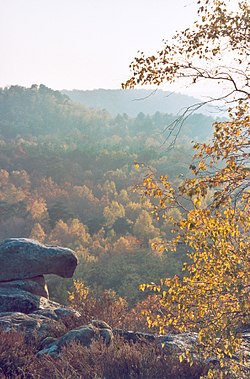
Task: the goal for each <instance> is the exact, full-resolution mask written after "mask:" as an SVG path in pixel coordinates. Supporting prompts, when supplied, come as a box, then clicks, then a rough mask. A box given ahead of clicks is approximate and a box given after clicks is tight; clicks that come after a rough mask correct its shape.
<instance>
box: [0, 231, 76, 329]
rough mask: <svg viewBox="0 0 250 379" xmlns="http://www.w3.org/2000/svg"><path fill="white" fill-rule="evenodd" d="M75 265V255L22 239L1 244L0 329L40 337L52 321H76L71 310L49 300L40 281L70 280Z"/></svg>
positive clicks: (71, 252) (61, 248) (56, 247)
mask: <svg viewBox="0 0 250 379" xmlns="http://www.w3.org/2000/svg"><path fill="white" fill-rule="evenodd" d="M76 265H77V258H76V255H75V253H74V252H73V251H72V250H70V249H66V248H63V247H58V246H45V245H42V244H40V243H39V242H36V241H34V240H31V239H26V238H10V239H8V240H5V241H3V242H2V243H1V244H0V328H1V329H4V330H7V331H8V330H11V329H12V328H13V329H18V330H19V329H22V328H23V329H24V330H25V332H28V333H31V332H34V331H36V332H37V333H38V334H40V332H41V330H43V331H45V330H50V327H49V325H51V324H53V323H55V322H56V321H57V322H61V321H63V320H65V319H66V318H69V317H70V318H78V317H79V316H80V315H79V313H78V312H76V311H75V310H73V309H70V308H67V307H64V306H62V305H61V304H58V303H55V302H53V301H51V300H49V293H48V289H47V286H46V283H45V278H44V275H45V274H56V275H60V276H63V277H66V278H70V277H72V275H73V273H74V270H75V268H76ZM46 325H47V326H46ZM58 325H59V324H58ZM45 326H46V327H45ZM42 334H43V336H44V335H46V333H45V334H44V333H42Z"/></svg>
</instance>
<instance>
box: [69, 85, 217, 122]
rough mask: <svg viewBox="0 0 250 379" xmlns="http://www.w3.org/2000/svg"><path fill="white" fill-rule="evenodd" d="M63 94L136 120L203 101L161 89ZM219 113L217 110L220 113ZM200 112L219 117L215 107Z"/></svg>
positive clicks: (177, 111)
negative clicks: (139, 116)
mask: <svg viewBox="0 0 250 379" xmlns="http://www.w3.org/2000/svg"><path fill="white" fill-rule="evenodd" d="M62 93H64V94H65V95H67V96H69V97H70V98H71V99H72V100H73V101H76V102H79V103H81V104H84V105H86V106H88V107H91V108H96V109H106V110H107V111H108V112H109V113H111V114H112V115H113V116H116V115H117V114H118V113H120V114H122V113H127V114H128V115H129V116H132V117H135V116H137V114H138V113H139V112H142V113H145V114H149V115H153V114H154V113H155V112H162V113H169V114H174V115H176V114H178V113H180V112H181V111H183V110H184V109H185V108H187V107H189V106H191V105H194V104H197V103H200V102H201V100H199V99H196V98H194V97H190V96H186V95H182V94H180V93H171V92H167V91H162V90H157V91H154V90H135V89H130V90H111V89H97V90H92V91H82V90H76V89H75V90H72V91H68V90H63V91H62ZM217 112H218V111H217ZM199 113H202V114H205V115H207V116H211V115H212V116H215V117H216V116H217V115H218V113H217V114H216V109H215V108H214V107H208V106H206V107H202V108H200V109H199Z"/></svg>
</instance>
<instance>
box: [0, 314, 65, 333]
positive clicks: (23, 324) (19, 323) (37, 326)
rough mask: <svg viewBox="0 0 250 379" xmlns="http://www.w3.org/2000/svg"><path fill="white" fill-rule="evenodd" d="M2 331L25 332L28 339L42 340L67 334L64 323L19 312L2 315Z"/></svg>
mask: <svg viewBox="0 0 250 379" xmlns="http://www.w3.org/2000/svg"><path fill="white" fill-rule="evenodd" d="M0 329H1V330H2V331H5V332H9V331H11V330H17V331H21V332H24V333H25V336H26V337H27V338H28V339H29V338H31V337H34V336H38V337H39V338H41V339H44V338H46V337H51V338H52V336H55V337H57V336H58V334H59V335H60V334H63V333H65V332H66V327H65V326H64V325H63V324H62V323H59V322H56V321H54V320H51V319H49V318H47V317H43V316H41V315H35V314H29V315H26V314H24V313H19V312H4V313H0Z"/></svg>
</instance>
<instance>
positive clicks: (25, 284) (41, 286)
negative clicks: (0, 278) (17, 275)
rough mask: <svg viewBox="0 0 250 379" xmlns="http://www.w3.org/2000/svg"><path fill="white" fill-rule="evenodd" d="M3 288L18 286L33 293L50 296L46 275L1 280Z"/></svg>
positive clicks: (0, 283)
mask: <svg viewBox="0 0 250 379" xmlns="http://www.w3.org/2000/svg"><path fill="white" fill-rule="evenodd" d="M1 288H16V289H20V290H23V291H27V292H30V293H32V294H33V295H37V296H43V297H46V298H47V299H48V298H49V292H48V288H47V285H46V284H45V279H44V276H42V275H41V276H37V277H35V278H30V279H19V280H10V281H5V282H0V289H1Z"/></svg>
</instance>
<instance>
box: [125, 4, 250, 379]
mask: <svg viewBox="0 0 250 379" xmlns="http://www.w3.org/2000/svg"><path fill="white" fill-rule="evenodd" d="M197 7H198V20H197V21H196V22H195V24H194V26H193V27H192V28H188V29H186V30H184V31H182V32H180V33H177V34H176V35H175V36H174V38H173V39H172V40H171V41H165V44H164V47H163V49H162V50H160V51H158V52H157V53H156V54H154V55H150V56H147V55H145V54H144V53H140V54H139V56H138V57H136V58H135V60H134V62H133V63H132V64H131V69H132V71H133V74H132V76H131V78H130V79H129V80H128V81H127V82H126V83H124V84H123V87H124V88H133V87H135V86H136V85H138V84H139V85H146V84H153V85H157V86H159V85H161V84H163V83H166V82H168V83H173V82H175V81H177V80H184V81H185V83H187V82H188V81H189V82H190V83H191V84H193V85H195V83H199V82H202V81H203V82H204V86H203V88H204V91H205V89H206V88H207V86H209V84H210V83H216V84H217V89H216V93H218V94H219V95H218V96H217V97H216V98H213V99H212V98H209V97H208V98H207V100H205V101H203V102H200V103H198V104H194V105H193V106H191V107H189V108H187V109H186V110H185V111H184V112H183V114H182V115H181V116H180V117H179V118H177V119H176V120H175V121H174V122H173V123H172V124H171V125H169V128H168V129H167V130H166V133H167V141H168V142H169V144H170V146H173V145H174V143H175V141H176V139H177V137H178V135H179V133H180V131H181V128H182V126H183V123H184V122H185V120H186V118H187V117H188V116H190V115H191V114H192V113H193V112H195V111H197V110H199V109H200V108H201V107H202V106H204V105H205V104H208V103H212V102H214V101H220V104H222V102H223V103H224V105H225V106H226V108H227V110H228V118H227V120H226V121H225V122H215V123H214V125H213V126H214V134H213V139H212V141H211V142H210V143H203V144H196V145H195V146H194V148H195V150H196V153H195V155H194V162H193V164H192V165H191V167H190V168H191V170H192V174H193V175H192V176H191V177H190V178H187V179H185V180H183V183H182V184H181V185H180V186H178V188H175V187H174V186H173V185H171V183H170V182H169V180H168V177H167V175H166V176H161V177H160V178H157V177H155V176H154V175H153V174H151V173H149V174H148V175H147V176H146V177H145V180H144V193H145V194H146V195H148V196H150V197H151V199H152V202H153V204H154V209H155V215H156V217H157V218H161V217H163V218H167V217H168V214H169V209H173V208H178V209H179V210H181V212H182V217H181V219H180V220H175V219H173V218H170V221H171V222H172V223H173V229H174V236H173V240H172V241H163V243H161V244H156V246H155V247H156V248H158V249H162V250H163V249H168V248H170V249H177V248H178V246H179V245H180V244H182V245H184V246H186V249H187V250H188V251H189V254H188V255H189V263H188V264H185V265H184V267H183V271H184V276H183V277H179V276H175V277H174V278H167V279H165V280H162V281H161V283H160V284H159V285H154V284H151V285H142V286H141V289H142V290H144V289H145V288H146V287H148V288H150V289H152V290H154V291H156V292H158V293H159V297H158V299H159V309H160V310H161V312H159V313H157V314H155V313H152V312H151V310H150V309H148V310H147V312H146V313H147V319H148V324H149V326H153V327H154V326H157V327H158V328H159V330H160V332H161V333H163V332H164V331H166V330H168V328H170V327H171V328H172V327H174V328H175V329H176V330H179V331H196V332H197V336H198V337H197V349H196V352H195V353H196V354H197V351H198V352H199V353H200V354H201V356H202V357H203V358H205V359H206V360H207V359H211V358H213V360H214V362H215V361H217V365H215V366H214V367H212V368H211V369H210V370H209V371H208V373H207V377H208V378H223V377H224V376H225V377H226V376H227V375H230V377H234V378H236V377H237V378H243V377H249V362H247V360H245V358H244V354H242V355H240V346H241V343H242V331H243V330H244V327H245V326H247V325H249V321H250V299H249V283H250V275H249V272H250V270H249V269H250V257H249V251H250V239H249V225H250V212H249V211H250V209H249V204H250V183H249V179H250V168H249V167H250V161H249V157H250V155H249V139H250V138H249V137H250V115H249V102H250V64H249V63H250V62H249V56H250V6H249V2H248V1H244V0H241V1H239V2H238V3H237V4H236V2H233V4H232V3H231V2H230V1H226V2H225V1H222V0H199V1H197ZM204 95H205V93H204ZM201 127H202V126H201ZM166 174H167V173H166ZM208 195H209V199H210V200H209V201H207V196H208ZM236 353H237V354H239V356H240V361H238V362H237V361H236V360H235V359H232V357H234V356H235V354H236ZM183 358H186V359H188V360H189V361H191V362H192V359H193V358H192V355H191V353H190V352H189V351H187V352H186V355H184V356H181V357H180V359H181V360H182V359H183Z"/></svg>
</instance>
